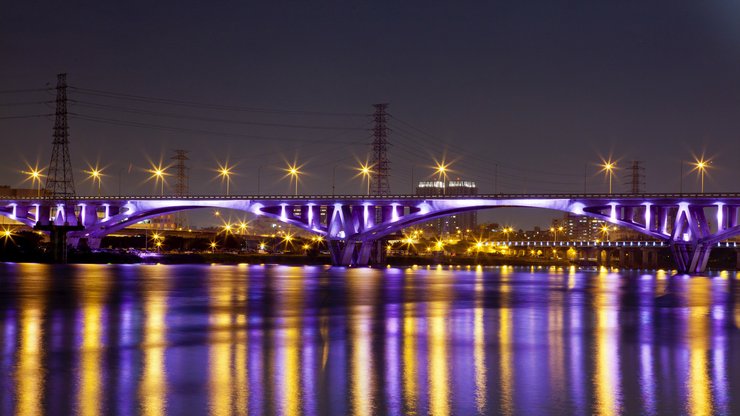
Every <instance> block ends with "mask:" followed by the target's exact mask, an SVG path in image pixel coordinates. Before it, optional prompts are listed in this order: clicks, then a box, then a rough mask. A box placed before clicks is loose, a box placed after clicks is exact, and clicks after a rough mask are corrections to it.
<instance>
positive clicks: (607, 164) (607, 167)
mask: <svg viewBox="0 0 740 416" xmlns="http://www.w3.org/2000/svg"><path fill="white" fill-rule="evenodd" d="M602 162H603V163H602V164H601V171H602V172H605V173H606V175H608V176H609V193H612V178H613V177H614V170H615V169H616V168H617V162H614V161H612V160H611V159H609V160H603V161H602Z"/></svg>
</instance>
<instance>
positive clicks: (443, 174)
mask: <svg viewBox="0 0 740 416" xmlns="http://www.w3.org/2000/svg"><path fill="white" fill-rule="evenodd" d="M436 163H437V166H435V169H436V170H435V173H436V174H437V177H438V178H442V194H443V195H446V194H447V171H448V170H449V168H450V165H449V164H448V163H445V162H444V161H442V162H436Z"/></svg>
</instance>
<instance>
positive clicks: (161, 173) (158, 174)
mask: <svg viewBox="0 0 740 416" xmlns="http://www.w3.org/2000/svg"><path fill="white" fill-rule="evenodd" d="M166 170H167V168H166V167H162V165H157V166H154V165H152V168H151V169H148V170H147V172H149V173H151V175H150V176H149V179H154V185H155V186H156V185H157V182H162V185H161V188H160V193H159V194H160V195H164V177H165V176H167V175H169V174H168V173H167V172H166Z"/></svg>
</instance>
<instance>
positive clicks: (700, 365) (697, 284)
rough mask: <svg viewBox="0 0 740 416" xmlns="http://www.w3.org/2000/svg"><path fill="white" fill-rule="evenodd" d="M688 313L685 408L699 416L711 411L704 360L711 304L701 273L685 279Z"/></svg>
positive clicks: (709, 386)
mask: <svg viewBox="0 0 740 416" xmlns="http://www.w3.org/2000/svg"><path fill="white" fill-rule="evenodd" d="M688 285H689V287H688V293H687V296H688V299H689V305H690V306H689V317H688V328H687V336H688V344H689V377H688V380H687V388H688V393H689V397H688V412H689V414H690V415H694V416H703V415H711V414H713V413H714V411H713V408H712V390H711V382H710V380H711V378H710V376H709V368H708V364H707V354H708V353H709V341H708V340H709V337H710V329H709V328H710V325H709V306H708V305H711V304H712V290H711V282H710V281H709V279H708V278H705V277H695V278H692V279H691V280H690V281H689V282H688Z"/></svg>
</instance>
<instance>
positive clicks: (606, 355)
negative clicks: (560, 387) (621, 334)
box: [594, 270, 621, 415]
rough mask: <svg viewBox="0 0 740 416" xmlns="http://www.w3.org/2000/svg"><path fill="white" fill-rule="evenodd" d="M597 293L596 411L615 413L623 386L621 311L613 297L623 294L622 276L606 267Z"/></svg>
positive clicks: (618, 410)
mask: <svg viewBox="0 0 740 416" xmlns="http://www.w3.org/2000/svg"><path fill="white" fill-rule="evenodd" d="M597 283H598V286H597V287H596V292H595V295H594V307H595V309H596V311H595V312H596V338H595V345H594V350H595V351H594V357H595V361H596V362H595V364H596V369H595V379H594V384H595V390H596V391H595V393H596V413H597V414H599V415H614V414H619V413H620V411H621V386H620V381H619V374H620V373H619V355H618V354H617V351H618V345H617V311H616V310H615V308H614V306H612V302H615V300H614V299H612V297H614V296H617V295H618V293H619V290H618V285H619V277H618V276H613V275H610V274H608V272H607V271H606V270H603V271H602V272H601V273H600V274H599V276H598V279H597Z"/></svg>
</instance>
